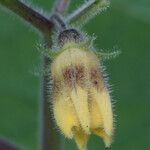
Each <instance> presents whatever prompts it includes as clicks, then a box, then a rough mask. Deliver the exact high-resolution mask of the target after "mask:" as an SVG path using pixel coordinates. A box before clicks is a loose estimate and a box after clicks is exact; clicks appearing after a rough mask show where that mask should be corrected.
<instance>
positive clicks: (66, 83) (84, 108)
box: [51, 42, 113, 150]
mask: <svg viewBox="0 0 150 150" xmlns="http://www.w3.org/2000/svg"><path fill="white" fill-rule="evenodd" d="M51 72H52V78H53V112H54V118H55V120H56V123H57V125H58V127H59V129H60V130H61V132H62V133H63V134H64V135H65V136H66V137H67V138H70V139H72V138H74V139H75V142H76V144H77V146H78V148H79V150H85V149H86V144H87V140H88V138H89V136H90V135H91V134H92V133H94V134H96V135H98V136H100V137H102V139H103V140H104V142H105V145H106V147H109V146H110V144H111V142H112V135H113V113H112V105H111V99H110V95H109V91H108V89H107V87H106V85H105V82H104V77H103V72H102V68H101V65H100V62H99V59H98V58H97V56H96V54H95V53H94V51H92V50H91V49H88V48H82V47H79V46H78V44H76V43H75V42H72V43H71V42H69V43H66V44H64V45H63V50H62V51H61V52H60V53H59V55H57V56H56V57H55V59H54V60H53V62H52V65H51Z"/></svg>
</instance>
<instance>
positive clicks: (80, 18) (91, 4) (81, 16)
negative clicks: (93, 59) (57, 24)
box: [66, 0, 110, 26]
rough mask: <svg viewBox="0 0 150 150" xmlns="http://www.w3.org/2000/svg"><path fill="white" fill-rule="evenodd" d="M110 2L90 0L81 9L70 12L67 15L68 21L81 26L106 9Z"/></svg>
mask: <svg viewBox="0 0 150 150" xmlns="http://www.w3.org/2000/svg"><path fill="white" fill-rule="evenodd" d="M109 4H110V1H109V0H88V1H87V2H86V3H85V4H83V5H82V6H81V7H80V8H79V9H77V10H75V11H74V12H73V13H72V14H70V15H69V16H68V17H67V19H66V22H67V23H70V24H73V25H79V24H80V26H82V25H84V24H86V23H87V22H88V21H89V20H90V19H92V18H93V17H94V16H96V15H97V14H98V13H100V12H102V11H103V10H105V9H106V8H107V7H108V6H109Z"/></svg>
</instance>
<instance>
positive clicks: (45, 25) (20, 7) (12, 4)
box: [0, 0, 54, 34]
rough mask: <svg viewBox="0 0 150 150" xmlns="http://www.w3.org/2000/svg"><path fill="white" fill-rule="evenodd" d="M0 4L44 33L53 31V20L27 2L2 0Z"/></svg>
mask: <svg viewBox="0 0 150 150" xmlns="http://www.w3.org/2000/svg"><path fill="white" fill-rule="evenodd" d="M0 4H1V5H3V6H4V7H6V8H7V9H9V10H11V11H12V12H14V13H16V14H17V15H18V16H20V17H21V18H23V19H24V20H26V21H27V22H28V23H30V24H32V25H33V27H35V28H37V29H38V30H39V31H40V32H42V33H43V34H50V33H51V30H52V28H53V26H54V24H53V22H52V21H50V20H49V19H47V18H46V17H45V16H43V15H42V14H40V13H39V12H38V11H37V10H35V9H33V8H31V7H29V6H27V5H26V4H25V3H23V2H20V1H19V0H0Z"/></svg>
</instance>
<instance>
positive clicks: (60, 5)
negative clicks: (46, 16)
mask: <svg viewBox="0 0 150 150" xmlns="http://www.w3.org/2000/svg"><path fill="white" fill-rule="evenodd" d="M69 4H70V0H57V2H56V6H55V8H54V13H59V14H63V13H64V12H65V11H66V9H67V8H68V6H69Z"/></svg>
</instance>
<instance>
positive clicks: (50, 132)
mask: <svg viewBox="0 0 150 150" xmlns="http://www.w3.org/2000/svg"><path fill="white" fill-rule="evenodd" d="M68 6H69V0H58V1H57V4H56V5H55V7H54V12H53V15H52V17H51V20H53V19H54V18H55V19H54V20H53V21H54V23H56V22H55V20H57V19H58V18H57V15H59V14H62V13H63V12H64V11H65V10H66V9H67V8H68ZM58 22H59V21H58ZM56 24H57V23H56ZM56 24H55V26H56ZM62 24H63V23H61V21H60V25H61V26H65V24H63V25H62ZM44 41H45V45H46V48H49V49H50V48H51V47H52V40H51V38H50V37H49V36H45V38H44ZM50 62H51V60H50V59H49V58H48V57H45V56H44V57H43V69H44V70H46V69H47V67H49V66H50ZM49 83H50V76H49V75H45V76H43V80H42V84H43V86H42V87H43V90H42V92H43V101H42V118H43V120H44V121H43V125H42V126H43V127H42V141H41V142H42V143H41V150H60V148H61V137H60V135H58V134H57V133H56V131H55V125H54V120H53V116H52V114H51V113H50V109H49V106H50V104H49V103H51V102H49V100H51V99H50V96H49V94H50V92H49V90H50V89H49V86H50V85H49Z"/></svg>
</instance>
